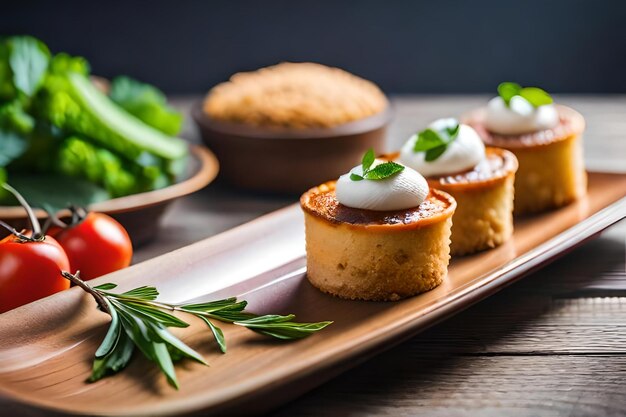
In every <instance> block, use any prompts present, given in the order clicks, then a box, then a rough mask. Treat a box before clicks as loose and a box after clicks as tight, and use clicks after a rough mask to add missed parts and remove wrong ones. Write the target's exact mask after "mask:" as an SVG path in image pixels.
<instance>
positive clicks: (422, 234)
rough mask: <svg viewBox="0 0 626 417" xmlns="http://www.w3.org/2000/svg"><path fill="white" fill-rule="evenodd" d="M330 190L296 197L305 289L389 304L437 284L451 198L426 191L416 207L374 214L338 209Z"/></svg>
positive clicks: (330, 186)
mask: <svg viewBox="0 0 626 417" xmlns="http://www.w3.org/2000/svg"><path fill="white" fill-rule="evenodd" d="M335 188H336V182H335V181H331V182H328V183H325V184H322V185H320V186H318V187H315V188H312V189H310V190H309V191H307V192H306V193H304V194H303V195H302V197H301V198H300V204H301V206H302V209H303V211H304V220H305V232H306V251H307V277H308V279H309V281H310V282H311V284H312V285H314V286H315V287H317V288H319V289H320V290H321V291H323V292H325V293H328V294H332V295H336V296H338V297H341V298H346V299H352V300H374V301H394V300H399V299H402V298H406V297H410V296H413V295H416V294H419V293H422V292H425V291H428V290H430V289H433V288H435V287H436V286H438V285H440V284H441V282H442V281H443V279H444V277H445V276H446V274H447V269H448V262H449V259H450V230H451V226H452V215H453V214H454V210H455V208H456V202H455V200H454V198H452V197H451V196H450V195H448V194H447V193H445V192H443V191H438V190H432V189H431V190H430V191H429V193H428V195H427V197H426V199H425V200H424V201H423V202H421V204H419V206H417V207H413V208H409V209H401V210H392V211H375V210H365V209H359V208H352V207H348V206H345V205H343V204H341V203H340V202H339V201H338V200H337V196H336V192H335Z"/></svg>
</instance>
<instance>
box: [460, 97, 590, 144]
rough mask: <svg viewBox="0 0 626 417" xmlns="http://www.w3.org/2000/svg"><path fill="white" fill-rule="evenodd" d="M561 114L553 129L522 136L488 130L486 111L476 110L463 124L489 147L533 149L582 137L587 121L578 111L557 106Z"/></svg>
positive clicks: (463, 119) (468, 115)
mask: <svg viewBox="0 0 626 417" xmlns="http://www.w3.org/2000/svg"><path fill="white" fill-rule="evenodd" d="M555 107H556V109H557V112H558V114H559V124H557V125H556V126H555V127H553V128H551V129H545V130H540V131H537V132H532V133H524V134H521V135H500V134H497V133H494V132H491V131H489V130H487V128H486V127H485V124H484V120H485V113H486V112H485V109H484V108H482V109H478V110H474V111H472V112H470V113H468V114H467V115H465V116H464V117H462V122H463V123H467V124H468V125H470V126H472V127H473V128H474V130H476V132H477V133H478V135H479V136H480V137H481V138H482V140H483V142H485V144H486V145H489V146H497V147H500V148H506V149H523V148H532V147H537V146H542V145H549V144H551V143H554V142H558V141H561V140H565V139H568V138H570V137H572V136H573V135H580V134H581V133H582V132H583V130H585V119H584V118H583V116H582V115H581V114H580V113H578V112H577V111H576V110H574V109H572V108H569V107H567V106H563V105H559V104H557V105H555Z"/></svg>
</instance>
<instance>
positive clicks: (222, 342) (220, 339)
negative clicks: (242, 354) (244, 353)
mask: <svg viewBox="0 0 626 417" xmlns="http://www.w3.org/2000/svg"><path fill="white" fill-rule="evenodd" d="M200 318H201V319H202V320H203V321H204V322H205V323H206V324H207V326H209V329H211V333H213V337H214V338H215V341H216V342H217V346H218V347H219V348H220V351H221V352H222V353H226V339H225V338H224V332H222V329H220V328H219V327H217V326H216V325H214V324H213V323H211V320H209V319H208V318H206V317H204V316H200Z"/></svg>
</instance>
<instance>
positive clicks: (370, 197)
mask: <svg viewBox="0 0 626 417" xmlns="http://www.w3.org/2000/svg"><path fill="white" fill-rule="evenodd" d="M384 162H385V161H381V160H379V159H377V160H376V161H374V163H373V164H372V168H373V167H375V166H377V165H379V164H382V163H384ZM351 174H357V175H361V176H362V175H363V167H362V166H361V165H359V166H356V167H354V168H352V169H351V170H350V172H349V173H347V174H345V175H342V176H341V177H339V179H338V180H337V185H336V186H335V194H336V196H337V201H339V202H340V203H341V204H343V205H344V206H348V207H353V208H358V209H363V210H376V211H392V210H404V209H408V208H412V207H417V206H419V205H420V204H422V203H423V202H424V200H425V199H426V197H427V196H428V192H429V189H428V183H427V182H426V179H424V177H423V176H422V175H421V174H420V173H418V172H416V171H414V170H412V169H411V168H408V167H405V168H404V169H403V170H402V171H400V172H399V173H397V174H395V175H393V176H391V177H389V178H385V179H382V180H368V179H364V180H362V181H353V180H352V179H350V175H351Z"/></svg>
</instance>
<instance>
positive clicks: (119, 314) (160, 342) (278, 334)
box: [61, 271, 332, 389]
mask: <svg viewBox="0 0 626 417" xmlns="http://www.w3.org/2000/svg"><path fill="white" fill-rule="evenodd" d="M61 274H62V275H63V276H64V277H65V278H66V279H68V280H70V281H71V282H72V283H74V284H76V285H77V286H79V287H81V288H82V289H83V290H84V291H86V292H88V293H89V294H91V295H92V296H93V297H94V298H95V300H96V302H97V303H98V306H99V307H100V309H101V310H102V311H103V312H105V313H107V314H109V315H110V316H111V323H110V324H109V329H108V331H107V334H106V336H105V337H104V340H103V341H102V343H101V344H100V347H98V349H97V350H96V353H95V358H94V362H93V368H92V372H91V376H90V377H89V381H90V382H93V381H97V380H99V379H101V378H104V377H105V376H107V375H111V374H114V373H117V372H119V371H121V370H122V369H124V368H125V367H126V366H127V365H128V363H129V362H130V360H131V358H132V356H133V353H134V352H135V350H136V349H138V350H139V351H140V352H141V353H142V354H143V355H144V356H145V357H146V358H147V359H148V360H150V361H152V362H155V363H156V364H157V365H158V366H159V368H160V369H161V371H162V372H163V373H164V374H165V376H166V378H167V381H168V382H169V383H170V385H172V386H173V387H174V388H176V389H178V380H177V378H176V372H175V370H174V362H175V361H177V360H180V359H183V358H188V359H191V360H194V361H196V362H199V363H201V364H204V365H207V363H206V362H205V361H204V359H203V358H202V356H201V355H200V354H199V353H198V352H196V351H195V350H193V349H192V348H190V347H189V346H187V345H186V344H185V343H183V342H182V341H181V340H180V339H178V338H177V337H176V336H174V335H173V334H172V333H171V332H170V331H169V330H168V329H167V328H168V327H188V326H189V324H188V323H186V322H185V321H183V320H181V319H179V318H178V317H176V316H174V315H172V314H170V312H174V311H179V312H183V313H186V314H190V315H193V316H196V317H198V318H200V319H201V320H203V321H204V322H205V323H206V324H207V326H208V327H209V330H210V331H211V333H212V335H213V338H214V339H215V342H216V343H217V346H218V348H219V349H220V351H221V352H222V353H226V340H225V338H224V333H223V332H222V329H220V328H219V327H217V326H216V325H215V324H214V323H213V321H220V322H224V323H232V324H235V325H238V326H243V327H246V328H248V329H250V330H252V331H255V332H257V333H260V334H263V335H266V336H271V337H275V338H277V339H283V340H294V339H301V338H304V337H307V336H309V335H311V334H313V333H315V332H317V331H319V330H322V329H323V328H324V327H326V326H328V325H329V324H331V323H332V322H331V321H322V322H318V323H298V322H295V321H293V320H294V319H295V318H296V317H295V316H294V315H293V314H290V315H287V316H280V315H273V314H270V315H264V316H259V315H256V314H253V313H250V312H247V311H244V310H245V308H246V306H247V304H248V303H247V302H246V301H239V300H237V298H235V297H232V298H227V299H223V300H217V301H211V302H207V303H198V304H168V303H163V302H157V301H156V299H157V297H158V296H159V292H158V291H157V289H156V288H155V287H149V286H143V287H139V288H135V289H132V290H130V291H126V292H124V293H115V292H111V290H113V289H115V288H116V287H117V285H116V284H112V283H107V284H102V285H98V286H96V287H92V286H90V285H89V284H87V283H86V282H85V281H83V280H82V279H80V273H79V272H77V273H76V274H70V273H69V272H65V271H64V272H62V273H61Z"/></svg>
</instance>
